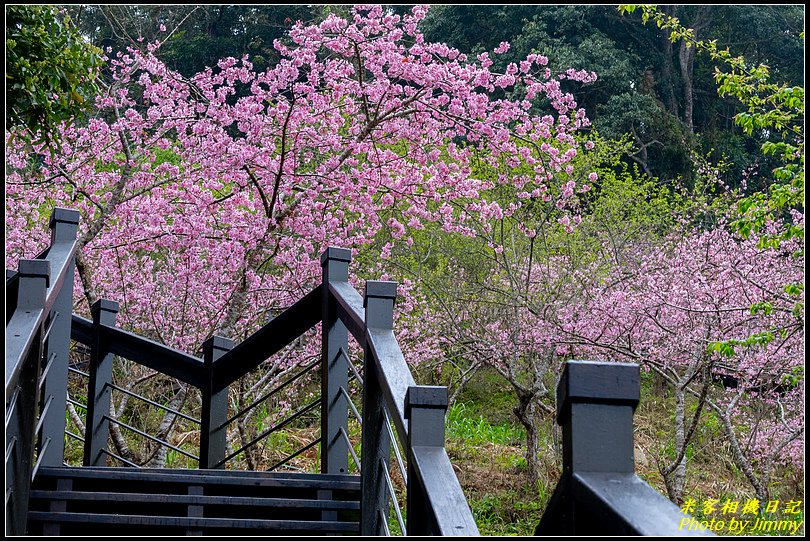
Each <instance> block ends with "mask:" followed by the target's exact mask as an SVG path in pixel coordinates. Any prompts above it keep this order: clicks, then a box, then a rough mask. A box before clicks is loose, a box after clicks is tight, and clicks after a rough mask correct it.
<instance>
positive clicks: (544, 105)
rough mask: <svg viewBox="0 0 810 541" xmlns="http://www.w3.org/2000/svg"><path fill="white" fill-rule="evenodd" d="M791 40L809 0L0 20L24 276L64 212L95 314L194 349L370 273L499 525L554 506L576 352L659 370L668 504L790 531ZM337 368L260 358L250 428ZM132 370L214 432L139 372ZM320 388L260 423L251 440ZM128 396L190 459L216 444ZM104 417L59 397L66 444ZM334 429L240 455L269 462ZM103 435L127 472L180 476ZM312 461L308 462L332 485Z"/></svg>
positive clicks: (650, 375) (168, 9) (169, 388)
mask: <svg viewBox="0 0 810 541" xmlns="http://www.w3.org/2000/svg"><path fill="white" fill-rule="evenodd" d="M803 32H804V6H800V5H782V6H734V5H727V6H695V5H692V6H659V7H658V8H652V7H639V8H636V7H632V6H625V7H621V8H620V7H618V6H610V5H600V6H586V5H577V6H446V5H445V6H432V7H429V8H424V7H413V6H385V7H382V8H380V7H376V8H371V7H363V8H360V7H356V8H353V7H351V6H248V5H238V6H232V5H221V6H218V5H206V6H183V5H173V6H134V5H133V6H115V5H109V6H78V5H71V6H66V7H64V8H49V7H43V6H7V7H6V61H7V103H8V105H7V109H6V183H7V193H6V267H7V268H11V267H14V266H15V265H16V261H17V260H18V259H20V258H22V257H30V256H32V255H34V254H36V253H37V252H38V251H39V250H41V248H42V247H43V246H44V245H45V244H46V243H47V217H48V216H49V215H50V210H51V209H52V208H53V207H54V206H61V207H68V208H75V209H77V210H79V211H80V212H81V213H82V221H81V225H80V253H79V255H78V256H77V260H76V263H77V278H76V284H75V295H74V298H75V299H74V300H75V302H74V311H76V312H78V313H82V314H87V313H89V306H90V305H91V304H92V303H93V302H95V300H97V299H99V298H110V299H114V300H116V301H118V302H119V303H120V305H121V310H120V312H119V314H118V320H117V323H118V325H120V326H121V327H123V328H127V329H130V330H135V331H137V332H138V333H140V334H144V335H147V336H150V337H152V338H153V339H155V340H158V341H160V342H163V343H166V344H169V345H171V346H173V347H176V348H179V349H182V350H185V351H188V352H190V353H192V354H196V355H199V353H200V346H201V344H202V342H203V341H204V340H205V339H206V338H208V337H210V336H211V335H212V334H220V335H225V336H230V337H232V338H233V339H234V340H235V341H237V342H238V341H240V340H241V339H243V338H244V337H245V336H247V335H249V334H250V333H251V332H252V331H254V330H255V329H257V328H258V327H260V326H261V325H262V324H263V323H265V322H267V321H268V320H269V319H270V318H272V317H274V315H276V314H278V313H280V312H281V311H283V310H284V309H285V308H286V307H287V306H289V305H290V304H292V303H293V302H294V301H295V300H297V299H298V298H299V297H300V296H301V295H302V294H303V293H304V292H306V291H308V289H309V288H311V287H312V286H313V285H314V284H317V283H319V281H320V272H321V269H320V264H319V259H318V258H319V255H320V253H321V252H322V251H323V249H325V248H326V247H327V246H344V247H347V248H351V249H352V251H353V258H354V259H353V262H352V266H351V268H350V274H351V275H352V280H355V285H356V286H357V287H358V288H361V287H362V283H363V281H364V280H366V279H391V280H396V281H397V282H398V283H399V294H400V297H399V300H398V304H397V311H398V313H397V322H396V327H397V329H398V338H399V340H400V342H401V343H402V344H403V349H404V350H405V353H406V358H407V359H408V362H409V363H412V366H413V368H412V370H413V371H414V374H415V376H416V379H417V381H419V382H420V383H421V382H424V383H435V384H442V385H448V386H449V387H450V391H451V401H452V405H451V408H450V410H449V414H448V419H447V426H448V434H449V441H448V451H449V452H450V456H451V458H452V459H453V463H454V465H456V466H457V473H458V475H459V479H460V481H461V483H462V486H463V488H464V489H465V492H466V493H467V496H468V499H469V501H470V505H471V507H472V510H473V512H474V514H475V516H476V519H477V520H478V523H479V527H480V528H481V532H482V533H484V534H530V533H531V532H532V531H533V529H534V526H535V525H536V524H537V521H538V520H539V517H540V516H541V515H542V512H543V509H544V508H545V505H546V504H547V502H548V498H549V497H550V494H551V492H552V491H553V488H554V486H555V483H556V482H557V479H558V478H559V475H560V441H559V434H558V432H557V429H556V427H555V425H554V410H555V397H554V389H555V386H556V382H557V378H558V377H559V374H560V371H561V367H562V364H563V363H564V361H565V360H568V359H577V358H585V359H594V360H596V359H599V360H611V361H616V362H635V363H639V364H640V365H641V366H642V397H641V405H640V406H639V409H638V411H637V412H636V417H635V428H636V435H635V441H636V468H637V471H638V473H639V475H641V476H642V477H643V478H644V479H645V480H647V481H648V482H649V483H651V484H652V485H653V486H655V487H656V488H658V489H659V490H661V491H662V492H663V493H665V494H667V495H668V497H669V498H670V499H671V500H672V501H674V502H676V503H678V504H679V505H682V504H684V503H685V502H688V501H690V500H694V501H697V502H704V501H706V500H709V499H716V500H718V501H720V502H724V501H727V500H737V501H745V500H751V499H754V498H756V499H758V500H759V501H760V502H769V501H779V502H781V503H782V504H783V505H782V506H781V507H779V509H778V512H777V515H778V516H785V517H788V518H790V519H791V520H793V519H795V518H796V515H795V514H791V513H790V512H789V511H787V510H786V509H789V507H787V506H786V505H784V504H786V503H787V502H796V501H803V499H804V484H803V479H804V468H805V456H804V435H805V434H804V398H803V396H804V384H805V383H804V251H803V250H804V66H805V64H804V54H805V51H804V33H803ZM319 352H320V336H319V334H318V333H317V332H316V333H310V334H309V335H307V336H306V337H305V338H304V339H302V340H300V341H298V342H296V343H295V344H293V346H291V347H290V348H288V349H287V350H285V351H284V352H282V353H280V354H279V355H277V356H275V357H274V358H272V359H270V360H268V362H266V363H265V365H263V366H262V367H260V369H258V370H257V371H256V373H255V374H251V375H249V376H247V377H245V378H243V379H242V380H240V381H239V382H238V384H235V386H232V387H231V397H230V400H231V403H232V408H233V410H234V411H237V410H241V409H242V408H243V407H244V406H245V405H246V404H250V403H251V402H253V401H254V400H256V399H257V398H258V397H260V396H263V395H264V394H265V393H266V392H267V390H268V389H272V388H273V387H274V386H275V385H276V384H278V382H280V381H282V380H283V379H284V378H285V376H288V375H289V374H291V373H293V372H294V371H295V370H296V369H297V368H298V367H300V366H303V365H305V364H307V363H308V362H309V361H310V360H311V359H313V358H315V357H317V355H319ZM351 353H352V355H353V356H354V357H355V358H359V357H361V356H362V352H361V351H354V352H351ZM83 355H84V354H83V352H81V351H76V352H75V360H76V364H77V366H78V365H80V364H81V363H82V362H86V358H84V357H83ZM85 357H86V356H85ZM115 378H116V385H118V386H120V387H122V388H124V389H129V390H137V391H138V392H139V393H142V394H145V395H146V396H149V397H151V398H152V400H155V401H158V402H160V403H163V404H169V405H170V406H171V407H172V408H179V409H183V411H189V412H193V411H195V410H198V409H199V406H200V404H199V397H198V396H196V395H194V393H193V392H192V390H190V389H188V388H187V387H185V386H184V385H183V384H181V383H179V382H177V381H175V380H171V379H170V378H164V377H163V376H160V377H158V376H156V375H155V374H153V373H151V372H150V371H148V370H146V369H144V368H142V367H136V366H135V365H129V364H127V363H126V362H124V361H121V362H119V364H118V367H117V370H116V373H115ZM316 384H317V382H316V381H308V380H307V379H306V378H304V379H303V380H302V381H300V382H299V386H298V388H297V390H296V393H293V394H292V395H291V396H290V397H289V398H288V399H285V400H284V401H279V402H278V403H276V404H270V403H267V405H266V406H265V407H263V408H259V409H258V410H254V411H253V412H252V413H251V414H250V415H249V416H245V417H244V418H242V419H241V420H240V421H239V423H238V426H236V427H235V428H234V430H233V431H232V432H231V433H229V443H230V444H231V445H232V448H238V447H240V446H241V445H240V443H241V444H244V442H247V441H250V440H251V439H252V438H254V437H255V436H256V435H257V434H259V433H261V432H262V430H263V429H264V428H266V427H267V426H271V425H272V424H273V423H274V422H275V420H277V419H279V418H281V417H282V416H283V415H284V413H285V412H289V411H292V410H293V409H294V408H296V406H297V405H299V404H301V403H304V401H305V400H307V399H308V398H311V393H312V390H313V389H314V388H315V386H316ZM81 393H82V390H81V388H80V387H79V385H78V383H77V384H76V388H75V389H74V399H75V400H77V401H79V402H81V401H82V400H83V398H82V396H81ZM114 402H115V403H114V404H113V415H114V416H116V417H118V418H124V419H127V420H128V422H130V423H133V424H137V425H138V426H141V427H143V428H148V429H149V431H151V432H153V433H157V434H159V435H160V436H161V438H162V439H168V440H170V441H172V442H174V443H175V444H176V445H178V446H183V445H192V444H194V443H195V438H197V439H198V438H199V435H198V434H196V433H195V431H194V428H193V426H186V425H184V424H183V422H182V420H178V419H177V418H176V417H174V416H170V415H168V414H165V415H162V414H160V413H159V412H151V413H148V412H146V411H145V410H143V409H139V408H140V407H139V406H135V405H134V404H133V403H132V402H131V401H129V399H128V397H127V395H125V394H122V395H120V396H119V397H118V398H117V399H116V400H115V401H114ZM82 415H83V412H82V411H81V409H80V408H75V407H74V406H73V405H70V407H69V411H68V416H69V424H70V426H71V427H72V429H73V430H75V431H76V432H77V433H78V432H81V431H82V430H83V419H82ZM317 426H318V425H317V421H316V420H309V421H307V419H306V418H304V420H303V421H302V422H301V423H299V424H295V425H291V426H290V428H289V430H287V431H286V432H285V433H284V435H283V436H279V437H276V438H272V439H271V440H270V441H266V442H265V443H264V444H263V446H261V447H255V448H253V449H252V450H250V452H245V453H243V454H242V455H240V456H238V457H237V458H238V460H240V461H241V463H240V464H241V465H242V467H250V468H259V469H261V468H262V466H263V465H264V467H267V466H268V465H269V464H271V463H273V462H274V461H275V460H276V459H277V457H278V456H282V455H284V453H288V452H290V451H291V450H292V449H294V447H295V443H296V442H298V441H303V440H305V439H306V438H307V437H308V436H309V435H311V433H312V432H313V431H317ZM358 434H359V432H357V433H353V434H351V437H353V438H354V437H358ZM111 437H112V444H113V445H114V446H115V448H116V452H117V453H118V454H119V455H120V456H122V457H125V458H126V459H127V460H131V461H133V462H135V463H139V464H150V465H163V466H166V465H168V466H175V467H177V466H184V465H186V464H185V462H184V460H185V458H184V457H183V456H181V455H177V454H173V452H172V451H168V452H167V450H166V449H165V448H163V449H158V448H153V447H150V445H151V443H150V442H149V441H148V440H143V439H139V438H138V437H137V435H134V436H133V435H131V434H127V433H122V432H121V431H120V430H119V429H112V430H111ZM74 443H75V442H74ZM192 446H193V445H192ZM312 451H313V454H311V456H310V455H308V454H303V455H301V456H300V457H298V459H297V460H296V461H294V462H293V463H291V465H292V466H293V467H295V468H299V469H302V470H314V469H315V468H317V463H318V462H317V460H316V458H317V457H316V456H315V454H314V453H315V450H314V449H313V450H312ZM75 453H76V457H80V453H81V451H80V449H79V448H78V447H76V450H75ZM79 460H80V458H79ZM763 506H764V503H763ZM694 512H695V515H696V516H698V517H701V518H702V517H703V516H704V514H703V511H702V509H701V507H700V506H699V505H698V507H697V509H696V510H695V511H694ZM784 513H787V514H784ZM799 513H801V511H799ZM705 516H707V515H705ZM802 518H803V517H802ZM802 531H803V529H802Z"/></svg>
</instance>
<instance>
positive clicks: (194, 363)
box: [101, 325, 206, 388]
mask: <svg viewBox="0 0 810 541" xmlns="http://www.w3.org/2000/svg"><path fill="white" fill-rule="evenodd" d="M101 333H102V338H103V340H104V345H105V346H106V347H107V348H108V350H109V351H110V353H113V354H115V355H120V356H121V357H124V358H125V359H129V360H131V361H135V362H137V363H138V364H142V365H143V366H146V367H147V368H152V369H153V370H157V371H158V372H160V373H162V374H166V375H168V376H171V377H173V378H177V379H179V380H180V381H183V382H185V383H188V384H190V385H193V386H195V387H197V388H201V387H202V386H203V384H204V381H205V380H206V374H205V370H204V365H203V361H202V359H198V358H197V357H194V356H192V355H188V354H187V353H183V352H182V351H178V350H176V349H173V348H170V347H168V346H165V345H163V344H160V343H158V342H155V341H154V340H149V339H148V338H144V337H143V336H139V335H137V334H134V333H131V332H127V331H125V330H122V329H118V328H116V327H110V326H107V325H102V326H101Z"/></svg>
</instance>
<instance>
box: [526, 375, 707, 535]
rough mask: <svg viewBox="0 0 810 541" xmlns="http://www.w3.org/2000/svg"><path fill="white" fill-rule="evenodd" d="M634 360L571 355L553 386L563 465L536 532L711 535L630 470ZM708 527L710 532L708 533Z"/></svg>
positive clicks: (636, 391)
mask: <svg viewBox="0 0 810 541" xmlns="http://www.w3.org/2000/svg"><path fill="white" fill-rule="evenodd" d="M640 389H641V386H640V375H639V366H638V365H637V364H617V363H606V362H593V361H568V362H567V363H566V366H565V369H564V371H563V374H562V377H561V379H560V383H559V384H558V386H557V423H558V424H560V425H561V426H562V432H563V473H562V477H561V478H560V481H559V483H558V484H557V488H556V489H555V490H554V494H553V495H552V496H551V500H550V501H549V504H548V507H547V508H546V511H545V513H544V514H543V517H542V519H541V520H540V524H539V525H538V526H537V530H536V531H535V534H536V535H554V536H558V535H616V536H626V535H671V536H682V535H713V534H712V533H711V532H708V530H707V531H698V530H695V531H689V530H688V529H683V530H681V529H679V526H680V525H681V524H682V522H681V521H682V520H683V518H684V517H685V516H686V515H684V514H683V513H682V512H681V510H680V509H679V508H678V506H677V505H675V504H674V503H672V502H671V501H669V500H668V499H666V498H665V497H664V496H662V495H661V494H660V493H659V492H658V491H656V490H655V489H654V488H652V487H651V486H650V485H648V484H647V483H645V482H644V481H643V480H642V479H641V478H640V477H638V476H637V475H636V473H635V462H634V456H633V412H634V411H635V409H636V406H637V405H638V402H639V398H640V392H641V390H640ZM707 532H708V533H707Z"/></svg>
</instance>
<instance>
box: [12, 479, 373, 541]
mask: <svg viewBox="0 0 810 541" xmlns="http://www.w3.org/2000/svg"><path fill="white" fill-rule="evenodd" d="M359 517H360V478H359V476H353V475H325V474H300V473H279V472H257V471H226V470H171V469H141V470H132V469H128V468H127V469H125V468H107V467H98V468H88V467H82V468H66V467H55V468H53V467H44V468H41V469H40V470H39V472H38V474H37V477H36V480H35V481H34V484H33V487H32V491H31V499H30V506H29V511H28V534H29V535H188V534H191V535H194V534H197V535H327V534H343V535H345V534H357V533H359V531H360V525H359Z"/></svg>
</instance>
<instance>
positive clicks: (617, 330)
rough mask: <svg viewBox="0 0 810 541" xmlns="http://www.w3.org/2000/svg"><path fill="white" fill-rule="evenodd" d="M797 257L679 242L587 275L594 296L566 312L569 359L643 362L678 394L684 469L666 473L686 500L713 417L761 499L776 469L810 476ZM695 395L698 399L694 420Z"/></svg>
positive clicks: (693, 237)
mask: <svg viewBox="0 0 810 541" xmlns="http://www.w3.org/2000/svg"><path fill="white" fill-rule="evenodd" d="M794 218H795V221H796V222H797V223H799V224H801V223H803V217H802V216H800V215H798V214H796V215H795V216H794ZM793 244H795V242H794V243H793ZM796 248H797V246H795V245H793V246H788V245H783V246H782V247H780V248H779V249H774V248H760V247H758V245H757V239H755V238H751V239H748V240H740V239H737V238H735V237H734V236H732V235H731V234H729V233H727V232H726V231H725V230H724V229H722V228H720V229H715V230H712V231H707V232H702V233H701V232H698V233H693V234H688V235H678V236H676V237H673V238H671V239H670V240H669V241H668V242H667V243H665V244H664V245H663V246H659V247H653V248H651V249H646V250H639V252H638V253H636V254H635V258H630V259H629V260H633V259H635V261H636V264H625V265H623V266H621V267H615V268H613V269H612V270H611V272H610V273H609V275H608V276H606V277H603V278H598V279H595V278H594V276H595V274H593V273H581V274H580V276H579V279H580V280H581V281H582V283H584V284H587V285H586V286H585V288H584V291H586V292H587V293H586V296H585V297H584V298H583V299H582V302H581V303H578V304H576V305H573V306H572V307H570V309H569V310H567V311H563V312H561V313H563V314H565V316H564V317H563V318H562V319H561V320H560V322H559V323H560V329H561V331H562V333H563V336H564V335H566V334H567V335H568V336H569V338H568V339H564V338H563V340H562V341H567V342H568V344H569V347H568V348H567V351H566V353H568V354H577V355H588V356H589V357H591V358H611V359H614V360H629V361H635V362H639V363H641V364H642V366H644V367H646V368H647V369H650V370H653V371H655V372H656V373H657V374H659V375H660V377H662V378H663V379H664V380H665V381H666V382H667V384H668V385H669V386H670V388H671V389H672V391H673V393H674V397H675V426H674V440H675V454H676V458H675V459H674V460H673V461H671V462H668V463H667V462H659V469H660V470H661V473H662V474H663V477H664V480H665V483H666V486H667V490H668V491H669V495H670V497H671V498H672V499H673V500H675V501H680V500H681V499H682V494H683V489H684V481H685V478H686V451H687V446H688V445H689V443H690V441H691V439H692V436H693V435H694V431H695V428H696V425H697V423H698V421H699V420H700V417H701V414H702V412H703V411H704V410H705V409H706V408H709V409H710V410H711V411H713V412H714V413H715V414H716V415H717V417H718V418H719V420H720V423H721V425H722V427H723V431H724V433H725V436H726V437H727V441H728V442H729V445H730V448H731V452H732V458H733V459H734V461H735V463H736V464H737V466H738V467H739V468H740V470H741V471H742V472H743V473H744V474H745V476H746V478H747V479H748V481H749V482H750V483H751V486H752V487H753V488H754V490H755V491H756V493H757V497H758V498H759V499H761V500H765V499H767V495H768V479H769V476H770V475H771V473H772V471H773V466H774V465H775V464H776V463H778V462H790V463H792V464H793V465H794V466H795V467H797V468H799V469H803V467H804V466H803V462H804V455H803V449H802V438H801V437H802V434H803V432H804V413H803V412H804V401H803V400H804V399H803V396H804V377H803V367H804V341H803V339H804V334H803V331H804V319H803V318H804V314H803V313H802V312H800V311H797V306H802V305H803V299H798V298H796V297H793V296H791V295H789V294H788V293H786V292H785V291H784V284H791V283H801V282H802V281H803V279H804V269H803V264H802V261H801V260H798V259H795V258H793V257H792V256H791V252H792V251H794V250H796ZM799 301H802V302H799ZM797 303H799V304H797ZM723 382H724V383H725V385H724V384H723ZM688 395H692V396H694V397H696V398H697V409H696V411H695V412H694V413H693V414H690V413H687V409H686V397H687V396H688Z"/></svg>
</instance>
